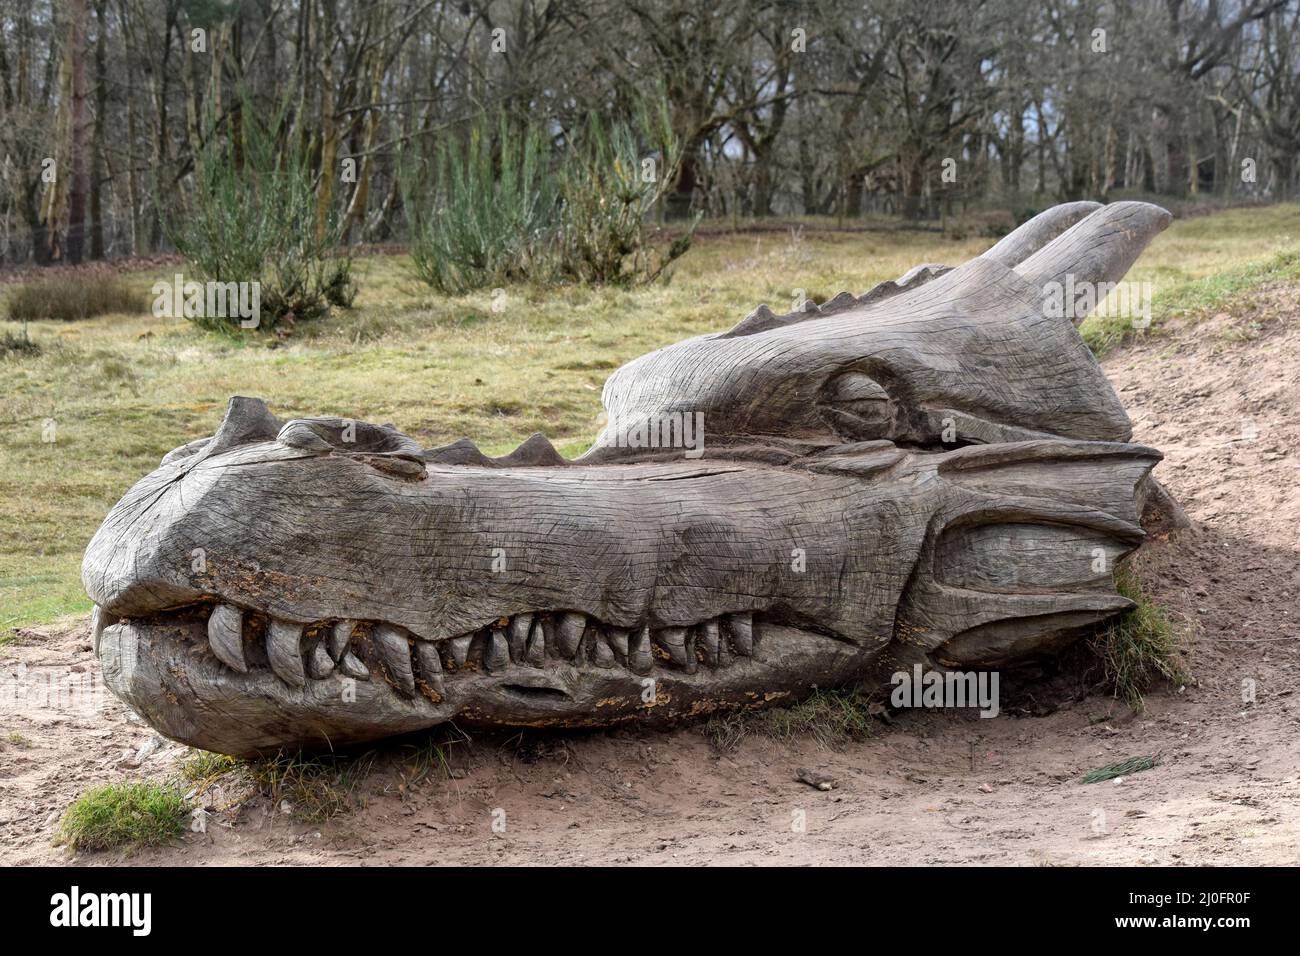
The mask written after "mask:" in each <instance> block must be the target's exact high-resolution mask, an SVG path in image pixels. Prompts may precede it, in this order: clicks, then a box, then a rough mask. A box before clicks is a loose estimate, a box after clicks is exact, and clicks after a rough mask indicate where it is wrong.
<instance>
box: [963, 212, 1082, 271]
mask: <svg viewBox="0 0 1300 956" xmlns="http://www.w3.org/2000/svg"><path fill="white" fill-rule="evenodd" d="M1101 208H1102V205H1101V203H1099V202H1067V203H1062V204H1061V205H1059V206H1053V207H1052V208H1051V209H1048V210H1047V211H1046V212H1040V213H1039V214H1038V215H1037V216H1035V217H1034V218H1033V219H1031V220H1029V221H1028V222H1027V223H1024V224H1023V225H1022V226H1020V227H1019V228H1018V229H1016V230H1015V231H1014V232H1010V233H1007V235H1005V236H1003V237H1002V238H1001V239H1000V240H998V242H997V244H996V245H994V246H993V248H991V249H989V250H988V252H986V253H984V255H982V256H980V258H981V259H992V260H993V261H994V262H1000V263H1001V264H1002V265H1004V266H1006V267H1007V268H1008V269H1014V268H1015V267H1016V266H1017V265H1019V264H1020V263H1021V262H1023V261H1024V260H1025V259H1027V258H1029V257H1030V256H1031V255H1033V254H1034V253H1035V252H1037V251H1038V250H1039V249H1041V248H1043V246H1045V245H1047V244H1048V243H1049V242H1051V241H1052V240H1053V239H1055V238H1056V237H1057V236H1059V235H1061V233H1063V232H1065V230H1067V229H1069V228H1070V227H1071V226H1073V225H1074V224H1075V223H1077V222H1079V221H1081V220H1082V219H1085V218H1086V217H1088V216H1090V215H1091V214H1092V213H1094V212H1096V211H1097V210H1098V209H1101Z"/></svg>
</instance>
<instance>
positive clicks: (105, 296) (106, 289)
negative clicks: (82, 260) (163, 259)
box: [6, 276, 148, 322]
mask: <svg viewBox="0 0 1300 956" xmlns="http://www.w3.org/2000/svg"><path fill="white" fill-rule="evenodd" d="M147 304H148V303H147V302H146V301H145V297H144V295H143V294H142V293H141V291H140V289H139V288H137V287H136V286H134V285H128V284H127V283H125V282H122V281H119V280H117V279H104V278H101V277H98V276H96V277H89V276H88V277H87V278H84V279H48V280H45V281H43V282H27V283H24V284H23V285H20V286H17V287H15V288H14V289H12V290H11V291H10V292H9V296H8V302H7V303H6V315H7V316H8V318H9V319H10V320H11V321H14V322H38V321H42V320H52V321H57V322H73V321H77V320H80V319H91V318H94V317H95V316H97V315H113V314H115V313H125V314H127V315H136V314H139V313H141V312H144V311H145V307H146V305H147Z"/></svg>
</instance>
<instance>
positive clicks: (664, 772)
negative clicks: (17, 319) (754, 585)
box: [0, 289, 1300, 865]
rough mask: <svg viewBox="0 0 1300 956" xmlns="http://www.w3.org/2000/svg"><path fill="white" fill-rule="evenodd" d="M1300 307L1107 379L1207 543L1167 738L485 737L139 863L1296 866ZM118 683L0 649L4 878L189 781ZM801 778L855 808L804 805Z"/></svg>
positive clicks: (1134, 363)
mask: <svg viewBox="0 0 1300 956" xmlns="http://www.w3.org/2000/svg"><path fill="white" fill-rule="evenodd" d="M1296 295H1297V290H1296V289H1288V290H1278V291H1276V292H1274V293H1269V294H1261V295H1259V296H1257V297H1256V299H1255V302H1254V307H1253V308H1252V309H1251V310H1250V311H1249V312H1247V313H1244V314H1238V315H1236V316H1234V317H1232V318H1231V319H1229V317H1227V316H1219V317H1215V318H1214V319H1212V320H1210V321H1208V322H1205V323H1202V324H1201V325H1200V326H1198V327H1196V328H1195V329H1182V330H1178V331H1176V332H1174V333H1173V334H1171V335H1168V336H1164V337H1161V338H1159V339H1154V340H1151V341H1150V342H1149V343H1142V344H1139V345H1138V346H1136V347H1133V348H1129V349H1126V350H1125V351H1123V352H1122V353H1120V354H1118V355H1116V356H1115V357H1113V358H1112V359H1111V360H1109V361H1108V362H1107V363H1106V368H1107V372H1108V374H1109V375H1110V376H1111V379H1112V381H1114V382H1115V384H1116V387H1117V388H1118V389H1119V391H1120V394H1121V396H1122V397H1123V398H1124V400H1125V403H1126V404H1127V406H1128V408H1129V411H1130V413H1131V415H1132V417H1133V419H1134V424H1135V428H1136V439H1137V440H1138V441H1144V442H1148V443H1150V444H1153V445H1156V446H1158V447H1160V448H1161V449H1163V450H1164V451H1165V453H1166V456H1167V457H1166V460H1165V461H1164V462H1163V463H1162V464H1161V465H1160V466H1159V469H1158V472H1157V473H1158V474H1159V475H1160V476H1161V478H1162V479H1163V480H1164V481H1165V483H1166V484H1167V485H1168V486H1169V487H1170V489H1171V490H1172V491H1173V493H1174V494H1175V495H1176V496H1177V497H1178V498H1179V500H1180V501H1182V502H1183V504H1184V505H1185V507H1186V509H1187V511H1188V513H1189V515H1190V516H1191V517H1192V518H1193V519H1194V520H1195V521H1196V522H1197V524H1198V527H1197V528H1196V529H1195V530H1192V531H1186V532H1177V533H1175V534H1174V535H1173V536H1171V537H1161V538H1158V539H1157V540H1155V541H1153V542H1152V543H1151V545H1150V546H1149V547H1148V548H1147V549H1146V553H1145V556H1144V558H1143V563H1142V572H1141V573H1142V578H1143V580H1144V581H1145V582H1146V583H1147V586H1148V590H1149V592H1151V593H1152V595H1153V596H1154V597H1155V598H1156V599H1157V600H1158V601H1159V602H1160V603H1162V604H1163V605H1164V606H1165V607H1166V608H1168V609H1169V610H1170V612H1171V615H1172V616H1173V617H1174V618H1175V619H1177V620H1178V621H1179V622H1180V623H1182V624H1183V625H1184V626H1185V627H1186V628H1187V630H1188V632H1189V634H1190V642H1189V643H1190V652H1189V663H1190V668H1191V671H1192V673H1193V674H1194V675H1195V676H1196V678H1197V684H1196V685H1195V686H1191V687H1187V688H1185V689H1184V690H1183V691H1181V692H1176V691H1173V690H1170V691H1167V692H1161V693H1157V694H1155V695H1152V696H1151V697H1150V698H1149V699H1148V709H1147V712H1146V713H1145V714H1142V715H1139V716H1133V715H1131V714H1130V713H1129V712H1128V711H1127V708H1125V707H1123V706H1122V705H1118V704H1116V703H1115V702H1114V701H1111V700H1108V699H1105V698H1098V697H1092V698H1085V699H1081V700H1073V701H1068V700H1067V701H1066V702H1065V703H1063V704H1062V705H1061V706H1060V707H1059V708H1056V709H1051V708H1039V710H1042V709H1049V710H1051V712H1050V713H1047V714H1046V715H1045V716H1028V715H1027V712H1028V711H1029V710H1032V709H1033V707H1032V703H1033V702H1032V698H1025V700H1024V701H1020V703H1022V704H1023V703H1025V701H1028V702H1029V703H1030V705H1031V706H1029V707H1020V708H1018V709H1013V711H1012V712H1011V713H1006V714H1004V715H1003V716H1002V717H1000V718H998V719H996V720H979V719H977V718H974V717H968V716H965V715H955V714H947V713H925V712H908V713H904V714H902V715H899V716H897V717H895V719H894V720H893V722H892V723H891V724H889V725H884V724H881V726H880V729H879V732H878V734H877V736H876V737H875V738H873V739H871V740H869V741H867V742H864V743H855V744H848V745H844V746H840V747H835V748H828V747H823V746H820V745H818V744H817V743H816V742H815V741H813V740H811V739H803V740H798V741H793V742H785V743H780V742H773V741H771V740H767V739H764V738H748V739H746V740H744V741H742V742H741V744H740V745H739V747H738V748H737V749H736V750H735V751H734V752H732V753H729V754H725V755H724V754H720V753H718V752H717V751H716V750H715V749H714V748H713V747H712V745H711V744H710V743H709V742H708V741H707V740H706V739H705V737H704V735H703V733H702V732H701V730H700V729H699V728H698V727H694V728H692V727H687V728H683V729H680V730H677V731H674V732H671V733H663V732H649V731H640V730H634V731H617V732H613V733H608V734H594V735H587V736H568V737H561V736H549V737H537V736H532V737H528V738H526V739H519V738H507V737H487V738H477V739H476V740H475V741H474V742H473V743H464V744H459V745H455V746H452V747H451V748H450V761H451V768H452V770H451V777H450V779H447V778H444V777H429V778H427V779H425V780H423V781H420V782H416V783H407V782H406V781H407V780H410V779H411V778H412V774H413V772H414V768H416V767H417V766H418V755H417V754H416V753H415V751H414V749H413V745H411V744H407V743H401V742H399V743H395V744H392V745H389V746H387V747H385V748H384V749H383V750H381V751H380V752H379V753H378V754H377V755H376V758H375V762H374V765H373V767H372V768H371V769H370V770H369V771H368V772H367V773H366V774H365V775H364V779H362V780H361V782H360V784H359V786H358V789H357V793H358V795H359V796H361V797H363V798H364V799H365V804H366V805H365V807H364V808H363V809H360V810H358V811H356V812H354V813H351V814H346V815H342V816H336V817H334V818H332V819H330V820H329V821H327V822H325V823H323V824H319V825H316V824H310V823H303V822H300V821H298V820H296V819H295V818H294V817H293V816H292V815H288V814H285V813H282V812H279V808H277V807H275V806H273V805H271V803H270V801H268V800H266V799H263V798H256V799H253V800H252V801H250V802H248V803H246V804H244V805H243V807H242V809H240V810H239V811H238V812H236V813H233V814H222V813H217V814H214V815H213V816H212V817H211V818H210V820H209V822H208V826H207V832H206V833H202V834H198V833H191V834H190V835H189V836H188V837H187V838H186V839H185V841H184V842H183V843H182V844H180V845H179V846H176V847H173V848H168V849H166V850H156V851H146V852H142V853H139V854H137V855H136V856H134V857H132V858H131V859H130V861H129V862H135V863H141V864H149V863H155V862H166V863H180V864H263V863H269V864H273V863H296V864H327V863H407V864H421V863H428V864H475V863H484V862H487V863H508V864H537V863H543V864H555V863H648V864H655V863H667V864H692V865H698V864H706V863H713V862H720V863H802V864H817V863H820V864H826V863H878V864H918V863H1027V864H1031V863H1047V864H1097V863H1114V864H1121V863H1122V864H1135V863H1155V864H1198V863H1209V864H1213V863H1235V864H1280V863H1292V864H1294V863H1297V862H1300V812H1298V811H1300V698H1298V697H1297V695H1296V694H1295V693H1294V687H1295V683H1296V681H1297V679H1298V678H1300V667H1298V664H1300V657H1298V656H1297V650H1298V649H1300V609H1298V607H1297V602H1296V594H1297V593H1300V532H1298V531H1297V527H1298V526H1300V491H1297V487H1298V485H1300V471H1298V469H1300V458H1298V457H1297V455H1296V452H1295V449H1296V447H1297V445H1298V444H1300V425H1298V424H1297V421H1296V405H1297V399H1300V362H1298V361H1297V356H1300V326H1297V324H1296V319H1295V315H1294V313H1293V312H1292V313H1288V312H1286V311H1285V308H1286V305H1285V304H1286V303H1287V302H1294V301H1295V300H1296ZM96 673H97V671H96V667H95V665H94V663H93V661H92V659H91V654H90V645H89V640H88V637H87V627H86V623H85V622H84V621H78V622H73V623H70V624H67V625H65V626H62V627H56V628H48V629H42V630H41V631H38V632H36V631H34V632H26V633H25V634H24V635H22V636H21V637H20V639H19V641H17V642H15V643H14V644H10V645H8V646H6V647H4V648H3V649H0V862H3V863H7V864H8V863H29V864H30V863H51V862H59V861H63V860H66V859H67V856H66V855H65V853H64V851H63V850H61V849H58V848H55V847H52V846H51V845H50V837H51V834H52V833H53V830H54V827H55V819H56V817H57V814H58V812H59V811H61V810H62V809H63V807H65V806H66V805H67V804H68V802H69V801H71V800H72V799H73V798H74V797H75V796H76V795H77V794H78V793H79V792H81V791H82V790H84V789H85V788H86V787H88V786H90V785H92V784H95V783H101V782H107V781H111V780H122V779H125V778H128V777H130V776H134V775H143V776H147V777H151V778H157V779H163V778H167V777H172V776H175V774H176V766H177V764H178V762H179V761H180V760H181V759H182V758H183V757H184V756H185V755H186V753H187V751H186V750H185V749H184V748H181V747H178V746H175V745H163V746H160V747H159V748H158V749H157V750H155V751H154V752H153V753H151V754H148V755H146V756H144V759H143V761H142V763H141V764H140V766H139V767H133V766H131V765H132V764H135V763H137V754H138V752H139V751H140V750H141V748H142V747H144V748H145V749H146V750H147V749H148V745H151V744H152V742H154V741H155V737H154V735H153V733H152V732H151V731H150V730H149V729H148V728H147V727H145V726H143V725H142V724H140V723H139V722H138V721H133V720H132V719H131V715H128V714H127V712H126V711H125V709H124V708H123V707H122V706H121V705H120V704H118V703H117V701H116V700H115V699H114V698H112V697H111V696H109V695H107V694H106V693H104V692H103V691H102V688H100V687H99V685H98V684H97V682H96V680H95V677H96ZM1247 681H1253V688H1254V698H1255V699H1254V702H1253V703H1250V702H1243V686H1245V687H1247V688H1249V687H1250V686H1252V685H1250V684H1245V683H1244V682H1247ZM1108 715H1109V716H1108ZM10 735H16V736H13V737H10ZM1154 753H1159V754H1161V755H1162V762H1161V764H1160V765H1159V766H1158V767H1157V768H1155V769H1153V770H1150V771H1147V772H1145V773H1140V774H1137V775H1134V776H1132V777H1129V778H1125V779H1124V780H1122V782H1117V783H1114V782H1106V783H1100V784H1094V785H1083V784H1081V783H1079V782H1078V778H1079V775H1080V774H1081V773H1082V772H1083V771H1085V770H1087V769H1090V768H1092V767H1096V766H1099V765H1101V764H1106V763H1111V762H1114V761H1117V760H1121V759H1123V758H1126V757H1131V756H1136V755H1140V754H1154ZM798 768H810V769H812V770H815V771H818V772H820V773H823V774H826V775H828V776H830V777H833V778H835V780H836V782H837V786H836V787H835V789H832V790H830V791H828V792H822V791H819V790H815V789H813V788H811V787H809V786H807V785H805V784H803V783H799V782H796V780H795V779H794V778H795V773H796V771H797V769H798ZM224 797H229V795H224ZM494 823H495V824H496V826H495V827H494ZM503 824H504V826H502V825H503ZM76 860H77V862H79V863H86V864H95V863H109V862H119V861H120V857H119V855H118V854H94V855H92V854H83V855H81V856H79V857H77V858H76Z"/></svg>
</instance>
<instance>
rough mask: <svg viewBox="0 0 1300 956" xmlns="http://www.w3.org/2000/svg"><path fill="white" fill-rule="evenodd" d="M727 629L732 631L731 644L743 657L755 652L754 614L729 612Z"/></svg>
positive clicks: (750, 655)
mask: <svg viewBox="0 0 1300 956" xmlns="http://www.w3.org/2000/svg"><path fill="white" fill-rule="evenodd" d="M727 630H728V631H729V632H730V633H731V646H732V647H734V648H735V649H736V653H737V654H739V655H740V656H741V657H752V656H753V654H754V615H752V614H728V615H727Z"/></svg>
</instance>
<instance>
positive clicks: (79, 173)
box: [0, 0, 1300, 263]
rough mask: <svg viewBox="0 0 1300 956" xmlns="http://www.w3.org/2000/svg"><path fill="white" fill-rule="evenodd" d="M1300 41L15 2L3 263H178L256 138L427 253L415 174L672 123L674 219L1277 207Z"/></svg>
mask: <svg viewBox="0 0 1300 956" xmlns="http://www.w3.org/2000/svg"><path fill="white" fill-rule="evenodd" d="M195 31H201V32H198V33H196V32H195ZM1298 44H1300V0H1224V2H1218V0H1137V2H1134V3H1109V2H1102V0H1046V2H1042V3H1037V4H1033V5H1030V4H1025V3H1021V2H1018V0H968V2H961V3H955V2H940V0H867V2H864V0H856V2H850V0H818V2H793V0H730V2H727V3H702V2H686V0H631V2H624V0H489V2H484V0H458V2H443V0H379V2H376V0H5V2H4V3H3V5H2V8H0V262H8V263H23V262H35V263H45V262H51V261H64V262H73V263H75V262H79V261H82V260H83V259H98V258H105V257H116V256H123V255H148V254H151V253H154V252H157V251H160V250H166V249H168V248H169V243H168V236H167V231H166V229H165V228H164V226H165V221H166V216H167V215H168V214H169V212H174V208H175V207H183V206H184V204H185V202H186V201H187V196H188V195H189V193H190V191H191V190H193V188H194V183H195V182H196V175H197V174H198V173H199V172H200V171H201V170H200V167H201V165H202V163H203V161H204V156H205V153H206V152H207V151H209V150H211V149H212V147H213V145H214V144H217V143H219V144H221V146H222V149H223V150H224V151H225V155H228V156H233V159H234V161H235V162H236V164H238V163H239V161H240V151H241V142H242V139H241V138H242V136H243V135H244V134H243V130H244V127H245V125H246V123H247V122H248V120H249V117H248V115H247V114H248V112H249V111H252V112H254V113H256V114H258V115H259V116H260V117H262V118H265V117H266V116H275V117H276V118H277V120H278V123H277V125H275V126H274V128H273V131H272V132H273V135H274V136H275V137H277V138H278V139H279V140H280V141H281V142H282V143H285V144H293V145H294V147H295V148H301V151H302V155H304V156H306V157H307V162H308V164H309V167H310V170H311V174H312V176H313V184H314V202H315V203H316V205H317V208H318V214H319V216H320V218H321V221H324V219H325V218H326V217H331V218H332V219H333V220H336V221H337V222H338V223H339V224H340V226H341V233H340V235H341V236H342V239H343V241H345V242H346V243H348V244H356V243H389V242H401V241H402V240H403V238H404V233H405V230H406V229H407V222H408V218H409V217H408V215H407V213H408V212H409V210H404V208H403V206H404V204H409V203H413V202H418V201H419V197H418V196H416V197H413V196H412V195H411V192H410V190H407V189H403V188H402V177H401V175H400V174H399V173H400V168H401V165H402V163H403V162H404V161H406V160H408V159H410V158H411V157H423V158H425V159H426V160H427V158H428V157H430V156H432V155H433V153H434V151H435V150H436V149H437V148H439V146H440V145H443V144H446V143H449V142H450V143H455V142H458V141H464V140H465V138H466V137H468V136H469V135H471V130H472V129H473V128H474V127H475V126H476V125H479V126H481V125H482V124H483V121H484V118H485V117H488V118H491V124H490V125H489V126H488V127H486V128H489V129H496V128H497V126H496V118H498V117H505V118H506V121H507V122H508V123H511V124H521V125H527V124H532V125H536V126H538V127H540V128H541V129H542V130H543V131H544V133H545V138H546V141H547V145H548V148H549V149H551V150H554V151H562V150H564V149H565V147H566V144H567V143H568V142H569V141H570V139H571V138H572V133H573V131H574V130H575V129H578V128H580V127H581V125H582V124H583V123H584V122H585V121H586V120H587V118H588V117H592V116H596V117H605V118H615V119H617V118H620V117H627V116H631V115H633V114H634V113H635V112H636V111H637V109H638V108H640V106H639V105H641V104H644V103H645V102H653V103H655V104H656V105H657V106H658V107H659V108H661V109H662V112H663V115H665V116H666V117H667V121H668V123H669V124H670V125H671V132H672V136H673V145H674V151H675V154H676V155H674V156H673V157H672V162H671V163H668V164H666V165H665V172H666V174H668V175H670V176H671V182H669V183H666V184H665V188H663V189H662V190H660V192H659V193H658V194H657V195H656V196H655V203H654V209H653V213H652V215H653V218H654V219H656V220H658V221H666V222H671V221H673V220H678V219H683V218H686V217H692V216H696V215H700V214H702V215H704V216H705V217H710V218H731V219H733V220H735V219H737V218H739V217H745V218H746V219H755V218H762V217H768V216H786V217H790V216H815V215H823V216H834V217H837V219H838V220H840V221H841V223H842V222H843V221H844V220H849V219H855V218H858V217H865V216H868V215H884V216H895V217H900V218H903V219H914V220H923V219H930V218H934V217H939V216H942V215H945V214H947V213H951V212H952V211H953V209H954V207H958V206H959V207H960V211H963V212H965V211H968V210H969V209H971V208H985V207H988V208H998V209H1002V210H1006V211H1009V212H1010V213H1012V214H1013V215H1014V217H1015V218H1016V219H1023V218H1026V217H1027V216H1028V215H1029V214H1031V213H1032V212H1034V211H1036V210H1038V209H1041V208H1044V207H1045V206H1047V205H1050V204H1052V203H1054V202H1057V201H1062V200H1070V199H1077V198H1084V197H1087V198H1095V199H1102V200H1107V199H1113V198H1119V197H1121V196H1130V195H1136V194H1143V195H1152V196H1170V197H1183V198H1191V199H1193V200H1197V201H1207V202H1211V201H1232V202H1240V201H1242V200H1247V199H1249V200H1265V201H1278V200H1283V199H1285V198H1287V197H1290V196H1294V195H1295V193H1296V191H1297V185H1298V184H1297V156H1298V155H1300V52H1298V49H1297V48H1298ZM640 145H641V148H642V150H643V151H646V152H652V151H653V150H654V148H655V144H653V143H650V142H644V143H641V144H640ZM347 160H351V163H350V168H351V169H352V171H353V175H352V176H351V177H350V178H347V177H344V176H343V175H341V174H340V173H339V170H341V169H342V168H343V166H344V164H345V161H347ZM945 160H947V161H949V162H947V163H945ZM51 161H52V162H51ZM51 167H52V168H53V170H54V171H55V175H53V176H51V175H50V173H49V171H48V170H50V168H51ZM945 170H948V176H947V177H945V175H944V173H945Z"/></svg>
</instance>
